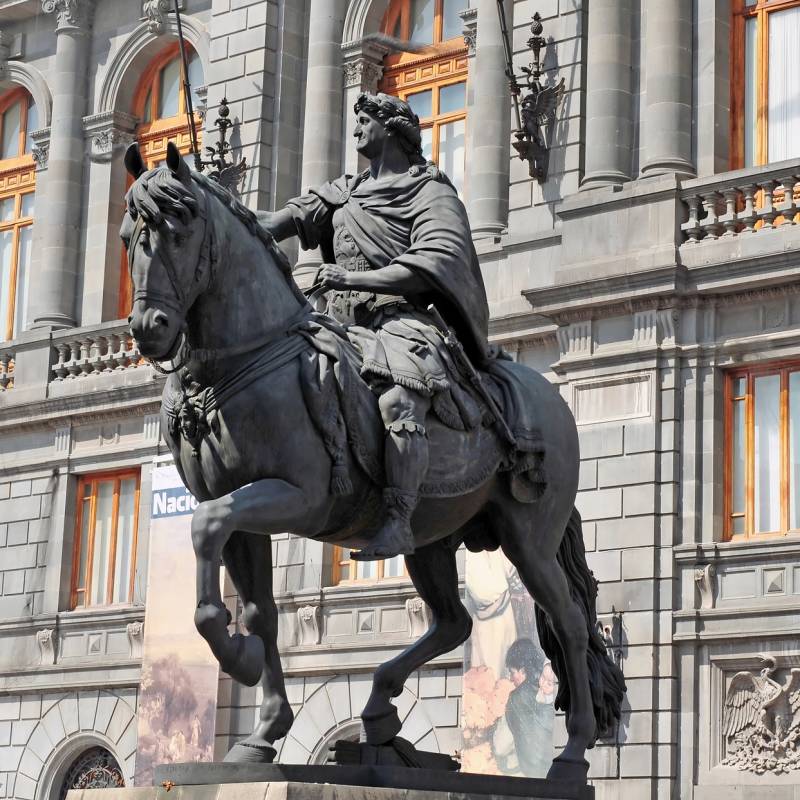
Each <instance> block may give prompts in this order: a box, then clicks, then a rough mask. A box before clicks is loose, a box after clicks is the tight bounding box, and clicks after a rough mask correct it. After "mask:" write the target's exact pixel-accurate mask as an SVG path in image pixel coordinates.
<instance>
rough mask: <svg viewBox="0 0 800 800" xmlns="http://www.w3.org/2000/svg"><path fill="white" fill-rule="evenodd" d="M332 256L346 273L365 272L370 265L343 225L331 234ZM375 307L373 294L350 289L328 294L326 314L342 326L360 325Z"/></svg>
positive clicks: (369, 268)
mask: <svg viewBox="0 0 800 800" xmlns="http://www.w3.org/2000/svg"><path fill="white" fill-rule="evenodd" d="M333 254H334V256H335V257H336V263H337V264H338V265H339V266H340V267H344V268H345V269H346V270H347V271H348V272H366V271H367V270H371V269H372V265H371V264H370V263H369V261H367V259H366V258H364V256H363V255H362V254H361V252H360V251H359V249H358V245H356V243H355V242H354V241H353V237H352V236H351V235H350V231H348V230H347V228H346V227H345V226H344V225H340V226H338V227H337V228H335V230H334V233H333ZM374 306H375V294H374V293H373V292H359V291H353V290H350V289H345V290H337V291H334V292H329V293H328V308H327V311H328V314H330V315H331V316H332V317H333V318H334V319H336V320H337V321H338V322H340V323H341V324H342V325H362V324H364V323H365V321H366V319H367V317H369V315H370V314H371V313H372V309H373V308H374Z"/></svg>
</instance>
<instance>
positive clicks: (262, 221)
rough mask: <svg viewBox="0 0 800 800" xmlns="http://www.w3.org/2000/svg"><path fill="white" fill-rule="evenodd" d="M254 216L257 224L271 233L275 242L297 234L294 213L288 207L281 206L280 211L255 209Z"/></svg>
mask: <svg viewBox="0 0 800 800" xmlns="http://www.w3.org/2000/svg"><path fill="white" fill-rule="evenodd" d="M256 218H257V219H258V224H259V225H260V226H261V227H262V228H264V230H266V231H268V232H269V233H271V234H272V236H273V237H274V239H275V241H277V242H282V241H283V240H284V239H288V238H289V237H290V236H297V226H296V225H295V223H294V215H293V214H292V211H291V209H289V208H282V209H281V210H280V211H256Z"/></svg>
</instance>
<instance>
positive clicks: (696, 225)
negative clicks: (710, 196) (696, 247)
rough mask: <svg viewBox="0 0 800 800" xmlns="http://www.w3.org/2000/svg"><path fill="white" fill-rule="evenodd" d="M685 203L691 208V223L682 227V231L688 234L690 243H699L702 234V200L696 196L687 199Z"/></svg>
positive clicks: (685, 223)
mask: <svg viewBox="0 0 800 800" xmlns="http://www.w3.org/2000/svg"><path fill="white" fill-rule="evenodd" d="M685 202H686V205H687V206H688V207H689V221H688V222H684V223H683V224H682V225H681V230H682V231H683V232H684V233H685V234H686V237H687V239H688V241H689V242H692V243H695V242H699V241H700V239H701V233H702V228H701V227H700V198H699V197H698V195H696V194H695V195H692V196H691V197H687V198H686V201H685Z"/></svg>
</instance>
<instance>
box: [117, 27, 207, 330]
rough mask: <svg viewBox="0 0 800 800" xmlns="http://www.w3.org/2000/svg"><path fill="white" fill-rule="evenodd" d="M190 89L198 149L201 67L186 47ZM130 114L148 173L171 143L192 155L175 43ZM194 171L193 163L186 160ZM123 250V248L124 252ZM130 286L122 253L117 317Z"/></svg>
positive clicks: (125, 307) (148, 74)
mask: <svg viewBox="0 0 800 800" xmlns="http://www.w3.org/2000/svg"><path fill="white" fill-rule="evenodd" d="M186 48H187V60H188V62H189V85H190V86H191V87H192V108H193V109H194V111H195V128H196V130H197V138H198V146H200V144H201V139H202V128H203V121H202V119H201V118H200V116H199V114H198V113H197V109H198V108H199V107H200V98H199V97H198V95H197V89H198V87H199V86H202V85H203V83H204V81H205V79H204V77H203V65H202V63H201V61H200V57H199V56H198V55H197V53H196V51H195V50H194V49H193V48H192V47H191V45H189V44H187V45H186ZM133 113H134V114H135V116H137V117H138V118H139V119H140V120H141V122H140V123H139V127H138V128H137V129H136V140H137V141H138V142H139V149H140V150H141V153H142V158H143V159H144V163H145V166H146V167H147V168H148V169H152V168H153V167H157V166H159V164H162V163H164V161H166V158H167V143H168V142H170V141H171V142H174V143H175V144H176V145H177V147H178V150H180V152H181V153H182V154H183V155H184V156H188V155H190V154H191V152H192V137H191V133H190V131H189V121H188V119H187V116H186V92H185V88H184V82H183V65H182V63H181V57H180V48H179V45H178V43H177V42H175V43H173V44H171V45H170V46H169V47H167V48H166V49H165V50H164V51H163V52H162V53H161V55H160V56H158V57H157V58H156V59H155V60H154V61H153V62H152V63H151V64H150V66H149V67H148V68H147V70H146V71H145V73H144V75H143V76H142V79H141V81H140V82H139V86H138V88H137V90H136V94H135V95H134V108H133ZM187 163H188V164H189V166H190V168H192V169H194V160H193V159H187ZM123 250H124V248H123ZM131 301H132V298H131V283H130V276H129V275H128V265H127V258H126V256H125V253H124V252H123V258H122V271H121V276H120V292H119V316H120V317H125V316H127V315H128V313H129V312H130V308H131Z"/></svg>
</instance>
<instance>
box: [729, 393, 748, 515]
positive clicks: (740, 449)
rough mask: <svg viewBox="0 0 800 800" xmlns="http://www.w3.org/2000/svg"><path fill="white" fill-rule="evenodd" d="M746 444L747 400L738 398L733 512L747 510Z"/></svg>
mask: <svg viewBox="0 0 800 800" xmlns="http://www.w3.org/2000/svg"><path fill="white" fill-rule="evenodd" d="M746 446H747V445H746V436H745V402H744V400H737V401H736V402H734V404H733V441H732V442H731V512H732V513H734V514H742V513H744V511H745V475H746V472H745V470H746V453H745V448H746Z"/></svg>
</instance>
